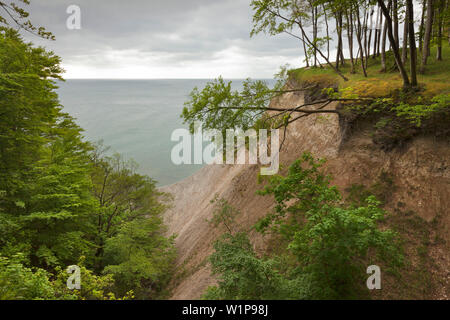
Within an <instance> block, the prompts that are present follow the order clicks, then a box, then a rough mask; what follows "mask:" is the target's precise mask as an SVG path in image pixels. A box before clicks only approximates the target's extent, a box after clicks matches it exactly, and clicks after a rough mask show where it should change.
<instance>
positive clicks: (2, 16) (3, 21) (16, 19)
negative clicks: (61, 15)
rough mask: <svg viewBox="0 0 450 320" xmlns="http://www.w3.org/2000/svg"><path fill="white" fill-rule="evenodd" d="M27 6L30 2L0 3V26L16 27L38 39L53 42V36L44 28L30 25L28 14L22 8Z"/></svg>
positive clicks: (26, 0)
mask: <svg viewBox="0 0 450 320" xmlns="http://www.w3.org/2000/svg"><path fill="white" fill-rule="evenodd" d="M17 3H19V4H17ZM29 4H30V0H17V1H0V26H2V25H3V26H11V27H12V26H16V27H17V28H19V29H22V30H25V31H27V32H30V33H32V34H34V35H37V36H39V37H42V38H45V39H51V40H55V36H54V35H53V34H52V33H51V32H48V31H46V30H45V28H44V27H36V26H35V25H33V24H32V23H31V21H30V19H29V16H30V14H29V13H28V11H26V10H25V9H24V7H23V6H24V5H25V6H27V5H29Z"/></svg>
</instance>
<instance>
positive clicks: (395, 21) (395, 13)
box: [393, 0, 400, 48]
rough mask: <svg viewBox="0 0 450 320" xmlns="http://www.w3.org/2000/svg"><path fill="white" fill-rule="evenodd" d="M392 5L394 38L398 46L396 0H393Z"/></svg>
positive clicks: (398, 46)
mask: <svg viewBox="0 0 450 320" xmlns="http://www.w3.org/2000/svg"><path fill="white" fill-rule="evenodd" d="M393 3H394V6H393V10H394V14H393V16H394V39H395V43H396V44H397V48H400V40H399V37H398V0H394V2H393Z"/></svg>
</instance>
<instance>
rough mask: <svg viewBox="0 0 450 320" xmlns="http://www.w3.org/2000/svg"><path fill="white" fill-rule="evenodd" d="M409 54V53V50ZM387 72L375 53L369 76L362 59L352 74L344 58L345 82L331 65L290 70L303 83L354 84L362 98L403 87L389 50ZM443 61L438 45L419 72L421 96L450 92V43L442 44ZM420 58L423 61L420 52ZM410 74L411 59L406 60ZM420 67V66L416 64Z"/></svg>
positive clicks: (369, 60) (351, 85) (380, 95)
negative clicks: (437, 51)
mask: <svg viewBox="0 0 450 320" xmlns="http://www.w3.org/2000/svg"><path fill="white" fill-rule="evenodd" d="M408 53H409V52H408ZM386 56H387V57H386V61H387V62H386V66H387V69H388V71H387V72H385V73H384V72H380V70H381V58H380V57H376V58H375V59H374V58H372V56H370V57H369V59H368V68H367V78H366V77H364V74H363V72H362V69H361V61H360V60H358V63H357V65H356V66H355V73H354V74H351V73H350V60H348V59H347V60H345V66H344V67H340V70H341V72H342V73H343V74H344V75H345V76H346V77H347V78H348V79H349V81H344V80H343V79H342V78H341V77H339V76H338V75H337V74H336V72H335V71H334V70H333V69H332V68H330V67H329V66H328V65H326V64H324V65H322V68H320V67H317V68H313V67H310V68H300V69H295V70H291V71H290V76H291V78H293V79H295V80H297V81H299V82H303V81H308V82H322V81H325V82H332V83H338V85H339V88H340V89H343V88H347V87H352V88H353V89H354V91H355V93H357V94H358V95H359V96H360V97H383V96H388V95H390V94H391V93H392V92H393V91H395V90H397V89H401V88H402V84H403V82H402V79H401V76H400V74H399V72H398V71H397V70H396V69H395V68H394V66H395V61H394V57H393V55H392V52H390V51H389V52H387V53H386ZM442 57H443V60H442V61H437V60H436V47H433V48H432V49H431V55H430V57H429V58H428V64H427V66H426V69H425V74H420V73H418V74H417V81H418V82H419V86H420V87H421V88H422V89H423V91H422V92H421V95H423V96H424V97H427V98H431V97H433V96H435V95H438V94H442V93H449V92H450V60H449V59H450V46H449V45H448V44H444V45H443V47H442ZM417 61H421V55H420V53H419V55H418V59H417ZM406 69H407V70H408V73H409V60H408V61H407V63H406ZM417 69H419V65H418V67H417Z"/></svg>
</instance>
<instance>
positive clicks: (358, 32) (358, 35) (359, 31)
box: [355, 0, 382, 77]
mask: <svg viewBox="0 0 450 320" xmlns="http://www.w3.org/2000/svg"><path fill="white" fill-rule="evenodd" d="M380 1H382V0H380ZM355 13H356V21H357V23H358V25H357V28H356V39H357V40H358V45H359V54H360V56H361V68H362V70H363V73H364V76H365V77H367V72H366V66H365V62H364V47H363V44H362V33H363V28H364V26H362V25H361V17H360V16H359V9H358V8H356V9H355Z"/></svg>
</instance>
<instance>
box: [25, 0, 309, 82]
mask: <svg viewBox="0 0 450 320" xmlns="http://www.w3.org/2000/svg"><path fill="white" fill-rule="evenodd" d="M70 5H78V6H79V8H80V10H81V11H80V12H81V15H80V17H81V29H79V30H77V29H75V30H71V29H69V28H67V23H66V22H67V20H68V19H69V18H70V16H71V14H69V13H67V12H66V11H67V8H68V7H69V6H70ZM27 9H28V11H29V12H30V17H31V20H32V22H33V23H34V24H35V25H38V26H44V27H45V28H46V29H47V30H48V31H51V32H52V33H53V34H54V35H55V36H56V41H50V40H42V39H39V38H38V37H35V36H33V35H31V34H28V35H26V39H27V40H30V41H32V42H33V43H35V44H37V45H42V46H45V47H46V48H47V49H49V50H52V51H54V52H55V53H56V54H57V55H59V56H60V57H62V59H63V63H62V66H63V68H64V69H65V70H66V73H65V75H64V77H65V78H66V79H76V78H77V79H95V78H97V79H99V78H102V79H171V78H185V79H186V78H189V79H195V78H203V79H205V78H208V79H209V78H216V77H218V76H222V77H224V78H247V77H251V78H272V77H273V75H274V74H275V73H276V72H277V71H278V70H279V67H280V66H282V65H285V64H286V63H289V64H290V65H291V66H295V67H298V66H301V65H302V63H303V62H302V61H303V59H304V58H303V48H302V44H301V43H300V42H299V40H296V39H294V38H292V37H290V36H289V35H279V36H276V37H271V36H268V35H264V34H260V35H257V36H256V37H253V38H250V31H251V28H252V11H251V8H250V0H128V1H124V0H95V1H94V0H76V2H75V1H74V0H51V1H49V0H32V1H31V5H30V6H28V8H27Z"/></svg>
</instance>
